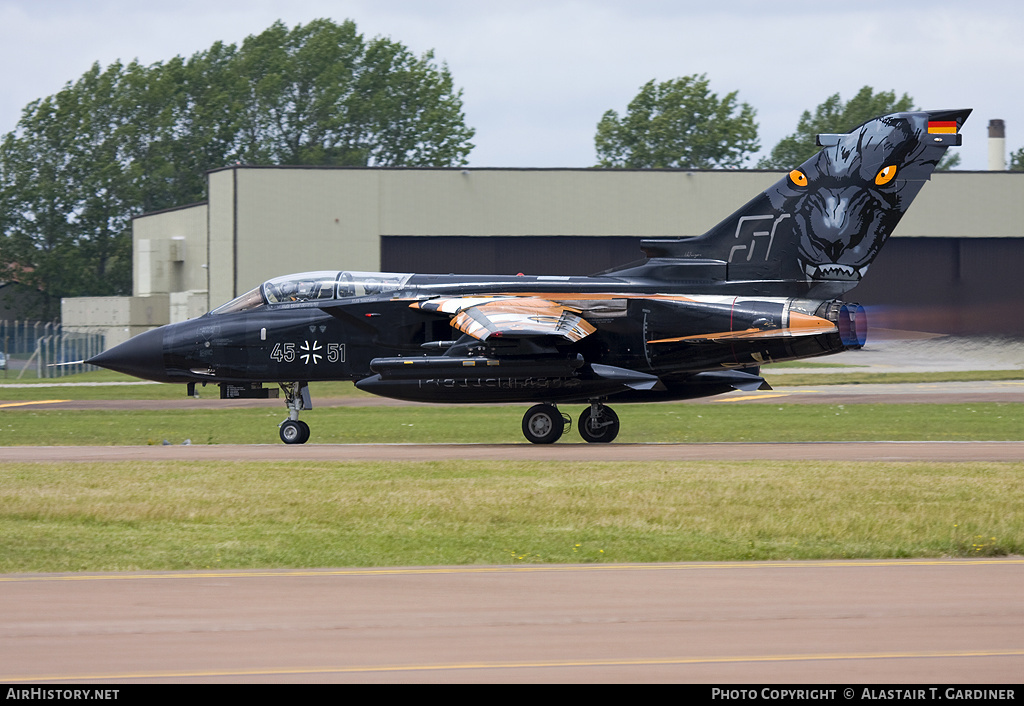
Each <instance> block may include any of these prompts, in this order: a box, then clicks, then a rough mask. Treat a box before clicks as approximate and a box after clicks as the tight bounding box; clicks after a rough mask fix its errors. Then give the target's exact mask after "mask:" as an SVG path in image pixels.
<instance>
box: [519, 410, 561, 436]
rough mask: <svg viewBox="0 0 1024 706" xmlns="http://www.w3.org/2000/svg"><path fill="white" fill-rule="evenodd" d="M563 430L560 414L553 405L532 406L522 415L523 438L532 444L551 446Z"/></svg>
mask: <svg viewBox="0 0 1024 706" xmlns="http://www.w3.org/2000/svg"><path fill="white" fill-rule="evenodd" d="M564 429H565V422H564V421H563V420H562V413H561V412H559V411H558V409H557V408H556V407H555V406H554V405H550V404H538V405H534V406H533V407H530V409H529V410H527V412H526V414H524V415H523V436H525V437H526V439H527V441H529V442H530V443H532V444H553V443H555V442H556V441H558V439H559V437H561V436H562V431H563V430H564Z"/></svg>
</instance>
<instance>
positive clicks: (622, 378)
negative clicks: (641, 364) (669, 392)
mask: <svg viewBox="0 0 1024 706" xmlns="http://www.w3.org/2000/svg"><path fill="white" fill-rule="evenodd" d="M590 369H591V370H593V371H594V373H595V374H597V375H599V376H601V377H603V378H605V379H606V380H614V381H615V382H619V383H622V384H623V385H625V386H626V387H628V388H631V389H633V390H664V389H665V385H664V384H663V383H662V382H661V379H660V378H658V376H657V375H648V374H647V373H641V372H639V371H637V370H628V369H627V368H616V367H615V366H614V365H601V364H600V363H592V364H591V365H590Z"/></svg>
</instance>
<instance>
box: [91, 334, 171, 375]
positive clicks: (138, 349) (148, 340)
mask: <svg viewBox="0 0 1024 706" xmlns="http://www.w3.org/2000/svg"><path fill="white" fill-rule="evenodd" d="M85 362H86V363H88V364H89V365H98V366H100V367H101V368H106V369H108V370H114V371H116V372H119V373H125V374H127V375H134V376H135V377H140V378H144V379H146V380H156V381H157V382H170V380H169V379H168V377H167V369H166V367H165V366H164V330H163V329H162V328H158V329H153V330H152V331H146V332H145V333H140V334H139V335H138V336H135V337H133V338H129V339H128V340H127V341H125V342H124V343H119V344H118V345H116V346H114V347H113V348H111V349H110V350H106V351H103V352H102V353H100V354H99V355H97V356H93V357H92V358H90V359H89V360H87V361H85Z"/></svg>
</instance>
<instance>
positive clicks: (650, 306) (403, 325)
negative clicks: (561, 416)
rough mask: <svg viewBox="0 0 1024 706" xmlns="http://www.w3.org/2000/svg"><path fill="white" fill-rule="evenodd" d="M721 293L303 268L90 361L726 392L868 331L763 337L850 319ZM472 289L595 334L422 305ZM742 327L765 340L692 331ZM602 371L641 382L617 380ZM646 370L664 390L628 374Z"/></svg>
mask: <svg viewBox="0 0 1024 706" xmlns="http://www.w3.org/2000/svg"><path fill="white" fill-rule="evenodd" d="M718 288H719V287H716V286H715V284H713V283H708V284H703V283H700V282H689V283H667V282H663V281H662V282H656V281H650V280H647V279H645V278H639V277H629V276H627V277H620V276H614V275H610V276H608V275H604V276H601V275H599V276H593V277H543V276H540V277H537V276H530V277H525V276H517V277H486V276H462V275H403V274H394V273H352V272H344V271H342V272H321V273H304V274H301V275H292V276H289V277H282V278H277V279H275V280H270V281H268V282H266V283H264V284H263V285H261V286H260V287H257V288H256V289H254V290H252V291H251V292H248V293H246V294H244V295H242V296H241V297H238V298H237V299H235V300H234V301H232V302H229V303H228V304H226V305H224V306H222V307H219V308H218V309H215V310H213V311H212V312H210V313H208V314H206V315H204V316H202V317H200V318H198V319H193V320H190V321H185V322H181V323H176V324H171V325H168V326H164V327H162V328H160V329H156V330H154V331H150V332H148V333H146V334H143V335H142V336H138V337H136V338H135V339H132V340H131V341H128V342H127V343H125V344H122V346H119V347H117V348H115V349H112V350H111V351H108V352H107V353H104V354H101V356H98V357H97V358H96V359H94V360H93V362H94V363H96V364H99V365H103V366H105V367H109V368H113V369H118V370H122V371H123V372H128V373H131V374H135V375H138V376H140V377H146V378H149V379H154V380H159V381H161V382H180V383H190V382H193V383H236V384H243V383H252V382H261V383H291V382H295V381H302V382H312V381H319V380H351V381H354V382H356V383H357V385H358V386H359V387H360V388H361V389H364V390H367V391H370V392H373V393H375V394H381V395H385V396H390V397H396V398H400V399H410V400H421V401H443V402H516V401H536V400H543V401H552V402H554V401H586V400H589V399H596V398H606V397H614V399H616V400H621V401H642V400H657V399H682V398H688V397H698V396H704V395H709V394H718V393H720V392H726V391H729V390H731V389H733V381H730V380H729V379H728V378H723V377H722V375H720V374H718V375H716V374H715V373H716V372H718V373H721V372H722V371H730V370H739V371H744V372H741V373H740V374H741V375H743V374H751V373H755V374H756V372H757V369H758V367H759V366H760V365H763V364H766V363H770V362H776V361H783V360H791V359H796V358H805V357H811V356H819V355H825V354H828V353H832V352H836V351H839V350H844V349H846V348H848V347H851V346H856V345H859V344H862V343H863V336H862V333H861V334H859V335H860V339H859V342H858V338H857V334H852V335H845V336H844V335H843V334H842V333H841V332H840V330H839V327H838V326H831V327H830V330H825V329H819V330H821V331H822V332H821V333H814V332H807V331H797V332H796V334H795V335H773V333H772V332H773V331H778V330H780V329H782V330H785V329H790V328H792V324H793V321H795V320H796V318H797V317H804V318H812V319H816V320H817V321H821V320H825V321H828V322H831V324H835V323H836V322H837V321H838V320H839V319H840V318H841V317H842V316H844V315H845V312H843V311H842V307H841V303H839V302H836V301H834V300H811V299H799V298H787V297H772V296H739V295H732V294H711V293H707V291H705V293H694V291H693V290H695V289H696V290H701V289H703V290H710V291H716V290H717V289H718ZM477 295H479V296H481V297H501V296H509V297H523V298H525V297H530V296H539V297H543V298H545V299H547V300H552V301H557V302H558V303H560V304H562V305H565V306H567V307H571V308H572V310H574V311H578V312H580V315H581V316H582V317H583V318H585V320H586V321H587V322H589V323H590V324H592V325H593V327H595V328H596V330H595V331H594V333H593V334H591V335H589V336H586V337H585V338H583V339H582V340H579V341H577V342H567V341H565V340H561V339H557V338H556V337H537V336H531V337H515V336H500V335H498V336H493V337H490V338H488V339H487V340H486V341H483V340H476V339H473V338H472V337H469V336H465V335H462V336H461V337H460V334H459V333H458V332H453V329H452V327H451V322H450V316H448V315H444V314H438V313H437V312H432V311H427V310H424V309H423V308H419V307H418V306H416V305H417V304H418V303H422V302H428V301H431V300H434V299H437V298H439V297H461V298H467V297H469V298H472V297H474V296H477ZM744 331H747V332H750V331H753V332H759V331H760V332H765V333H766V334H767V335H765V336H763V337H762V336H755V337H753V338H745V339H737V340H728V339H724V340H723V339H722V338H720V337H719V338H714V337H713V338H712V339H704V338H702V336H705V335H708V334H716V335H717V334H722V333H728V332H744ZM794 331H795V329H794ZM748 335H749V334H748ZM594 366H598V367H594ZM602 366H604V367H602ZM608 368H613V369H616V370H623V371H626V372H627V373H635V374H636V375H637V376H638V377H637V378H636V379H630V378H629V375H625V374H620V375H611V374H609V373H608V371H607V369H608ZM595 371H601V372H603V373H604V374H600V373H598V372H595ZM701 373H712V374H710V375H703V376H702V375H701ZM643 375H646V376H653V377H654V378H657V379H658V380H659V381H660V383H659V384H657V385H649V386H644V385H642V384H639V383H637V380H638V379H640V380H642V379H643V378H642V377H640V376H643Z"/></svg>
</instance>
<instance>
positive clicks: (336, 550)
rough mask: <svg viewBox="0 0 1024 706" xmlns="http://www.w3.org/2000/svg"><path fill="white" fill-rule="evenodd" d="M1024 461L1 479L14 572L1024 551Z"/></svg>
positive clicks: (224, 471)
mask: <svg viewBox="0 0 1024 706" xmlns="http://www.w3.org/2000/svg"><path fill="white" fill-rule="evenodd" d="M1022 495H1024V463H1012V464H999V463H964V464H943V463H841V462H835V463H813V464H812V463H779V462H751V463H716V462H690V463H672V462H656V463H644V464H634V463H568V464H566V463H563V464H545V463H535V462H512V461H508V462H486V463H485V462H469V461H462V462H432V463H425V462H424V463H413V462H409V463H394V462H388V463H261V462H248V463H243V462H235V463H163V462H147V463H131V462H124V463H103V464H98V463H81V464H9V465H6V466H5V467H4V468H3V469H2V470H0V572H4V573H10V572H35V571H42V572H55V571H114V570H117V571H124V570H173V569H205V568H256V567H260V568H264V567H321V566H396V565H439V564H474V563H477V564H514V563H526V562H536V563H566V562H573V563H575V562H667V561H734V560H749V559H826V558H884V557H927V556H961V557H966V556H972V557H973V556H999V555H1006V554H1021V553H1024V503H1022V502H1021V498H1022Z"/></svg>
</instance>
